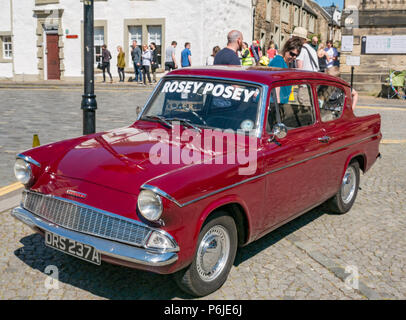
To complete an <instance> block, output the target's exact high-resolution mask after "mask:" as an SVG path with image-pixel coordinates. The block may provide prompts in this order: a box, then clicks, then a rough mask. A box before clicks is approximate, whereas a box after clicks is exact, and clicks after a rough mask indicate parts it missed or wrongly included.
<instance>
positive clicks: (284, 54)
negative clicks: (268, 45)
mask: <svg viewBox="0 0 406 320" xmlns="http://www.w3.org/2000/svg"><path fill="white" fill-rule="evenodd" d="M302 46H303V40H302V39H301V38H298V37H293V38H290V39H289V40H288V41H286V42H285V45H284V46H283V49H282V51H281V53H280V54H277V55H276V56H275V57H274V58H273V59H272V61H270V62H269V64H268V66H269V67H276V68H284V69H287V68H288V65H290V64H291V63H293V62H294V61H295V59H296V57H297V56H299V54H300V52H301V50H302ZM291 92H292V87H291V86H282V87H278V88H277V90H276V95H277V99H278V103H282V104H284V103H288V101H289V96H290V94H291Z"/></svg>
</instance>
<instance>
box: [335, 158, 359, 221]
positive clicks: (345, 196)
mask: <svg viewBox="0 0 406 320" xmlns="http://www.w3.org/2000/svg"><path fill="white" fill-rule="evenodd" d="M359 182H360V169H359V164H358V162H357V161H352V162H351V163H350V164H349V165H348V167H347V169H346V170H345V173H344V177H343V180H342V181H341V187H340V190H339V191H338V192H337V194H336V195H335V196H334V197H333V198H331V199H330V200H329V202H328V205H329V208H330V209H331V210H332V211H333V212H335V213H339V214H343V213H346V212H348V211H349V210H350V209H351V207H352V205H353V204H354V202H355V198H356V197H357V193H358V188H359Z"/></svg>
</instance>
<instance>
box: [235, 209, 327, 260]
mask: <svg viewBox="0 0 406 320" xmlns="http://www.w3.org/2000/svg"><path fill="white" fill-rule="evenodd" d="M324 214H329V213H328V211H326V209H325V208H324V207H323V205H322V206H319V207H316V208H315V209H313V210H311V211H309V212H307V213H305V214H303V215H302V216H300V217H298V218H296V219H294V220H292V221H290V222H289V223H287V224H285V225H283V226H281V227H279V228H278V229H276V230H274V231H272V232H270V233H268V234H267V235H265V236H263V237H262V238H260V239H258V240H256V241H254V242H252V243H250V244H249V245H247V246H245V247H243V248H239V249H238V251H237V256H236V258H235V261H234V266H238V265H239V264H241V263H243V262H244V261H246V260H248V259H250V258H252V257H253V256H255V255H257V254H258V253H260V252H261V251H263V250H265V249H267V248H269V247H270V246H272V245H274V244H275V243H277V242H279V241H280V240H282V239H283V238H285V237H288V236H289V235H291V234H292V233H293V232H295V231H296V230H299V229H300V228H302V227H304V226H305V225H307V224H309V223H311V222H312V221H314V220H316V219H318V218H319V217H321V216H322V215H324Z"/></svg>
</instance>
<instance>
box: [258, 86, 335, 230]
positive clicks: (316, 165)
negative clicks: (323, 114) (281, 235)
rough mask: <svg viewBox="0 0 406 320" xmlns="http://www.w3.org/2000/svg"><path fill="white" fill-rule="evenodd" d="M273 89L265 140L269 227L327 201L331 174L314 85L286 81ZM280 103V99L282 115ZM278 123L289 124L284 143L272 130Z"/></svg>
mask: <svg viewBox="0 0 406 320" xmlns="http://www.w3.org/2000/svg"><path fill="white" fill-rule="evenodd" d="M272 91H273V92H274V93H273V95H272V94H271V97H270V103H269V108H268V116H267V120H266V121H267V122H266V130H265V132H264V138H265V139H263V141H264V146H263V152H264V162H263V163H264V172H266V192H265V194H266V199H265V203H266V206H265V207H266V208H267V209H266V210H267V213H266V221H264V225H266V226H268V227H272V226H274V225H277V224H280V223H282V222H283V221H285V220H287V219H289V218H291V217H292V216H294V215H297V214H299V213H301V212H304V211H305V210H307V209H309V208H311V207H314V206H315V205H317V204H319V203H320V202H322V201H324V200H326V193H325V190H324V188H325V181H324V179H325V177H326V175H328V170H329V165H328V159H327V157H326V156H324V152H325V151H326V146H325V144H324V143H323V142H321V139H322V138H323V136H324V132H323V130H322V126H321V124H320V122H319V121H318V117H317V112H316V109H315V103H314V98H313V96H314V90H313V89H312V86H311V82H310V81H307V82H306V81H298V82H295V83H286V82H283V83H281V84H275V86H274V87H273V89H272V90H271V92H272ZM272 96H274V97H275V98H274V99H273V98H272ZM274 100H277V101H279V104H278V106H279V111H278V110H277V107H276V104H275V103H274V102H273V101H274ZM278 114H279V118H280V119H278ZM278 120H279V121H280V122H281V123H283V124H285V125H286V126H287V128H288V133H287V135H286V137H285V138H283V139H278V138H275V139H274V140H273V139H272V138H273V135H272V127H273V126H274V124H276V123H277V122H279V121H278Z"/></svg>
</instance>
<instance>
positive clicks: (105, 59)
mask: <svg viewBox="0 0 406 320" xmlns="http://www.w3.org/2000/svg"><path fill="white" fill-rule="evenodd" d="M101 55H102V63H103V65H102V66H103V69H102V70H103V82H106V70H107V73H108V75H109V76H110V83H113V77H112V76H111V73H110V60H111V53H110V51H109V50H107V45H105V44H103V46H102V53H101Z"/></svg>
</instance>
